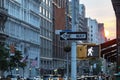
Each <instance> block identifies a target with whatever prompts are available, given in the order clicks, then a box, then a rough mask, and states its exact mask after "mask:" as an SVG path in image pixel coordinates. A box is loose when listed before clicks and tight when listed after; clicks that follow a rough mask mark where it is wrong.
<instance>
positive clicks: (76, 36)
mask: <svg viewBox="0 0 120 80" xmlns="http://www.w3.org/2000/svg"><path fill="white" fill-rule="evenodd" d="M60 40H87V32H60Z"/></svg>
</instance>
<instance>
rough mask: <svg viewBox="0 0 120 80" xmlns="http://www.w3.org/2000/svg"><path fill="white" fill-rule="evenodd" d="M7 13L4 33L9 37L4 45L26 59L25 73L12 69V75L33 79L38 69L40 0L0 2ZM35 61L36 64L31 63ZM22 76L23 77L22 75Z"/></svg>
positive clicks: (4, 0) (5, 0)
mask: <svg viewBox="0 0 120 80" xmlns="http://www.w3.org/2000/svg"><path fill="white" fill-rule="evenodd" d="M2 1H3V5H4V8H5V9H7V11H8V18H7V22H6V24H5V32H6V34H7V35H9V38H7V40H6V44H8V45H9V46H10V45H13V46H14V47H15V48H16V49H17V50H19V51H21V53H22V56H23V57H26V56H27V57H28V58H27V66H26V67H25V71H24V72H23V70H22V69H21V68H18V70H15V69H13V70H12V73H13V75H14V74H19V76H20V77H34V76H37V75H38V73H39V67H40V37H39V36H40V18H39V4H40V0H2ZM35 59H36V62H37V63H36V64H35V65H32V61H33V60H35ZM8 74H9V73H8ZM23 74H24V75H23Z"/></svg>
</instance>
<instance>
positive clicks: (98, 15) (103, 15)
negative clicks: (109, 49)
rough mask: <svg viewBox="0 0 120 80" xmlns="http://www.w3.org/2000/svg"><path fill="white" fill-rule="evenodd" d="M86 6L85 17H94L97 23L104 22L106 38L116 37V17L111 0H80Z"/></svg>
mask: <svg viewBox="0 0 120 80" xmlns="http://www.w3.org/2000/svg"><path fill="white" fill-rule="evenodd" d="M80 4H84V5H85V8H86V17H90V18H92V19H96V20H97V22H98V23H104V27H105V30H106V31H108V33H109V35H107V38H110V39H114V38H115V37H116V18H115V13H114V10H113V6H112V2H111V0H80Z"/></svg>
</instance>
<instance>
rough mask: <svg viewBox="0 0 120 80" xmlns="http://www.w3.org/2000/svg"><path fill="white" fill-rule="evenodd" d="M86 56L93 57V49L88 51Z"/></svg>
mask: <svg viewBox="0 0 120 80" xmlns="http://www.w3.org/2000/svg"><path fill="white" fill-rule="evenodd" d="M88 56H93V47H90V48H89V49H88Z"/></svg>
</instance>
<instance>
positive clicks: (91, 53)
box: [87, 45, 100, 57]
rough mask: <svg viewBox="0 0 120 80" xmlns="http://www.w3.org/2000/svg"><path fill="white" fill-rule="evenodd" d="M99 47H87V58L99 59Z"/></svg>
mask: <svg viewBox="0 0 120 80" xmlns="http://www.w3.org/2000/svg"><path fill="white" fill-rule="evenodd" d="M99 52H100V51H99V45H88V46H87V57H99Z"/></svg>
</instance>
